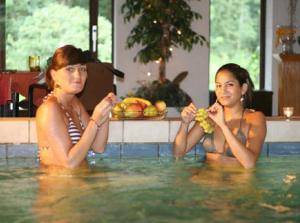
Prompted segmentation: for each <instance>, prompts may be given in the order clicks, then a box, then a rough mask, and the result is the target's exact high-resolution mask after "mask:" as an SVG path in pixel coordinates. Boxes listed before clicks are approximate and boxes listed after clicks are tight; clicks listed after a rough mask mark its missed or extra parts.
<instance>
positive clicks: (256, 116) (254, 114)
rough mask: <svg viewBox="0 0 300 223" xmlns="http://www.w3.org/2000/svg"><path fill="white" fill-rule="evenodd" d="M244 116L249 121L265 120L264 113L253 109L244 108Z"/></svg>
mask: <svg viewBox="0 0 300 223" xmlns="http://www.w3.org/2000/svg"><path fill="white" fill-rule="evenodd" d="M245 117H246V119H247V120H248V121H249V122H254V123H256V122H266V118H265V115H264V114H263V113H262V112H261V111H255V110H254V109H246V110H245Z"/></svg>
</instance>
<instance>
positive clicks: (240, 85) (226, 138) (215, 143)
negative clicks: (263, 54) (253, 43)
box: [174, 63, 266, 168]
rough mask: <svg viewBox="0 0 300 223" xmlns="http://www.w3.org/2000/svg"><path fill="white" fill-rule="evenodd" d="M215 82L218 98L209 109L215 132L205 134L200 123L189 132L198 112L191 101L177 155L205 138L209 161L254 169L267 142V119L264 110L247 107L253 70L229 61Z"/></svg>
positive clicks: (178, 134) (183, 118)
mask: <svg viewBox="0 0 300 223" xmlns="http://www.w3.org/2000/svg"><path fill="white" fill-rule="evenodd" d="M215 84H216V96H217V101H216V102H215V103H214V104H213V105H212V106H211V107H209V108H208V109H207V112H208V116H209V118H210V119H211V120H212V121H213V123H214V125H215V127H214V132H213V133H205V131H204V129H203V127H202V126H201V125H199V123H195V124H194V126H193V128H192V129H191V130H190V131H188V128H189V124H190V123H191V122H192V121H193V120H194V119H195V117H196V114H197V109H196V107H195V105H194V104H192V103H191V104H190V105H189V106H187V107H185V108H184V109H183V111H182V113H181V117H182V122H181V126H180V129H179V131H178V133H177V136H176V138H175V142H174V155H175V156H176V157H181V156H183V155H184V154H186V153H187V152H189V151H190V150H191V149H192V148H193V147H194V146H195V144H196V143H198V142H199V140H200V139H201V142H202V143H203V147H204V148H205V150H206V158H207V161H217V162H219V163H222V164H239V165H241V166H243V167H245V168H252V167H254V166H255V164H256V161H257V159H258V157H259V155H260V152H261V149H262V146H263V143H264V139H265V136H266V121H265V117H264V115H263V114H262V113H261V112H256V111H254V110H250V109H247V108H246V105H247V103H249V102H250V101H251V95H252V88H253V84H252V81H251V79H250V76H249V73H248V71H247V70H246V69H244V68H242V67H240V66H239V65H237V64H233V63H230V64H225V65H223V66H222V67H221V68H219V70H218V71H217V74H216V78H215Z"/></svg>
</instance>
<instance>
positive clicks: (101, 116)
mask: <svg viewBox="0 0 300 223" xmlns="http://www.w3.org/2000/svg"><path fill="white" fill-rule="evenodd" d="M116 103H117V97H116V96H115V95H114V94H113V93H109V94H108V95H107V96H105V98H103V99H102V100H101V101H100V103H98V104H97V105H96V107H95V109H94V112H93V115H92V119H94V120H95V121H96V122H97V123H98V124H99V125H101V124H102V123H103V122H104V121H106V120H107V119H108V118H109V113H110V111H111V109H112V108H113V106H114V105H115V104H116Z"/></svg>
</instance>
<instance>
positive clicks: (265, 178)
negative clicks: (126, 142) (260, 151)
mask: <svg viewBox="0 0 300 223" xmlns="http://www.w3.org/2000/svg"><path fill="white" fill-rule="evenodd" d="M299 158H300V156H299V155H294V156H291V155H285V156H282V155H281V156H271V157H267V156H264V157H261V158H260V160H259V162H258V164H257V167H256V168H255V169H254V170H244V169H242V168H233V167H225V168H224V167H221V166H218V165H211V164H205V163H203V162H202V161H201V156H191V155H189V156H187V157H186V158H185V159H183V160H179V161H175V160H173V159H172V158H171V157H170V156H166V157H160V158H157V157H156V158H155V157H151V158H146V157H140V158H130V157H126V158H125V157H124V158H107V157H104V156H100V155H96V156H94V157H92V158H90V159H89V161H90V163H91V166H90V168H87V169H82V170H80V171H65V170H64V171H62V170H61V171H57V170H56V171H53V170H52V171H49V170H47V171H46V170H44V169H40V168H39V167H38V163H37V162H36V160H35V159H33V158H31V159H30V158H27V159H22V158H11V159H0V190H1V193H0V201H1V202H0V210H1V211H0V222H175V223H176V222H299V221H300V220H299V219H300V183H299V179H300V162H299Z"/></svg>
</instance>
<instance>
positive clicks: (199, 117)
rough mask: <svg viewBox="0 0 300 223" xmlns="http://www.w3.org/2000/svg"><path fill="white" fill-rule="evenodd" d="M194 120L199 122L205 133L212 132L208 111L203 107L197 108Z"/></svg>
mask: <svg viewBox="0 0 300 223" xmlns="http://www.w3.org/2000/svg"><path fill="white" fill-rule="evenodd" d="M195 120H196V121H198V122H199V125H200V126H201V127H202V128H203V131H204V132H205V133H213V131H214V127H213V125H212V123H211V120H210V119H209V117H208V112H207V111H206V110H205V109H204V108H200V109H198V111H197V114H196V118H195Z"/></svg>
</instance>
